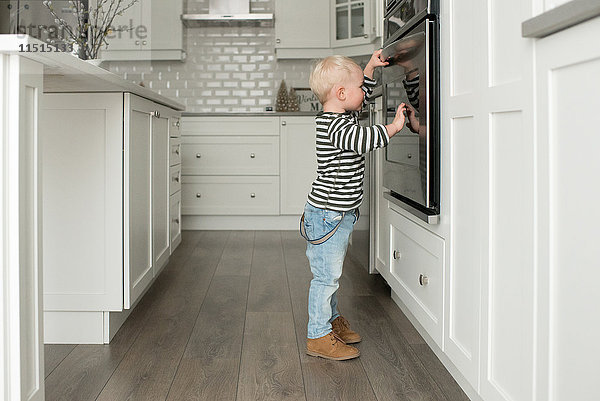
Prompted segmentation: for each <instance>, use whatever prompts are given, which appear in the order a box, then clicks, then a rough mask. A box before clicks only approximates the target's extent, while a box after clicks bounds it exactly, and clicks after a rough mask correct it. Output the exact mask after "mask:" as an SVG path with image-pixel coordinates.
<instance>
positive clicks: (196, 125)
mask: <svg viewBox="0 0 600 401" xmlns="http://www.w3.org/2000/svg"><path fill="white" fill-rule="evenodd" d="M181 125H182V127H181V134H182V135H184V136H198V135H199V136H215V135H216V136H223V135H233V136H248V135H250V136H254V135H261V136H262V135H269V136H279V117H236V116H228V117H184V118H183V120H182V124H181Z"/></svg>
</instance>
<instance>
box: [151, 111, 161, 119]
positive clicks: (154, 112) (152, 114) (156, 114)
mask: <svg viewBox="0 0 600 401" xmlns="http://www.w3.org/2000/svg"><path fill="white" fill-rule="evenodd" d="M150 115H151V116H154V117H156V118H159V117H160V112H159V111H158V110H154V111H151V112H150Z"/></svg>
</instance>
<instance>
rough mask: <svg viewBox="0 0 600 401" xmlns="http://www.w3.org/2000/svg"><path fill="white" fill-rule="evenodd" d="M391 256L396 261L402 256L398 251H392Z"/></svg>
mask: <svg viewBox="0 0 600 401" xmlns="http://www.w3.org/2000/svg"><path fill="white" fill-rule="evenodd" d="M392 256H393V257H394V259H395V260H398V259H400V258H401V257H402V254H401V253H400V251H394V253H393V254H392Z"/></svg>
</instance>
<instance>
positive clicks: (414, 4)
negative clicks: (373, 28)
mask: <svg viewBox="0 0 600 401" xmlns="http://www.w3.org/2000/svg"><path fill="white" fill-rule="evenodd" d="M424 9H427V0H405V1H403V2H402V3H401V4H400V5H399V6H398V7H397V8H396V10H395V11H393V12H392V14H390V15H389V16H388V17H387V18H386V20H387V21H386V23H387V31H386V36H385V41H387V40H388V39H390V38H391V37H393V36H394V34H395V33H396V32H397V31H398V30H400V29H401V28H403V27H404V26H405V25H406V24H407V23H408V22H409V21H410V20H411V19H412V18H413V17H414V16H415V15H417V13H418V12H419V10H424Z"/></svg>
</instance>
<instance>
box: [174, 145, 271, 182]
mask: <svg viewBox="0 0 600 401" xmlns="http://www.w3.org/2000/svg"><path fill="white" fill-rule="evenodd" d="M181 147H182V165H183V174H184V175H278V174H279V137H269V136H255V137H240V136H238V137H234V136H228V137H221V136H208V137H184V138H183V144H182V146H181Z"/></svg>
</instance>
